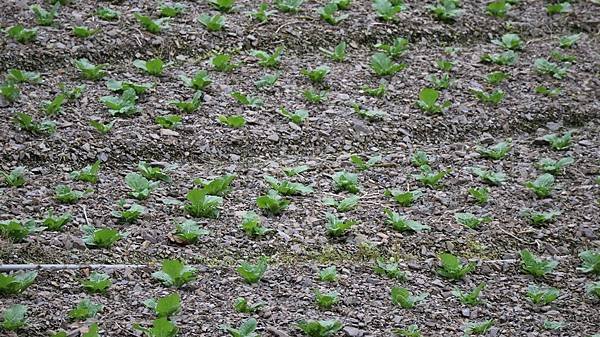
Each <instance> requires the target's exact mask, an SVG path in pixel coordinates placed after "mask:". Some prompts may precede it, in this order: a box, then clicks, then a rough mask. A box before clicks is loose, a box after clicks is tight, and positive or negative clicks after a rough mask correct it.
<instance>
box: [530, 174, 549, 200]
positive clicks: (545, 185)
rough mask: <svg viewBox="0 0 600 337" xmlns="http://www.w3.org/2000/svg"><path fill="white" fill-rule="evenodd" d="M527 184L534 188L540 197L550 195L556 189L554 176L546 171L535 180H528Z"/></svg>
mask: <svg viewBox="0 0 600 337" xmlns="http://www.w3.org/2000/svg"><path fill="white" fill-rule="evenodd" d="M525 186H526V187H527V188H528V189H530V190H532V191H533V192H534V193H535V195H536V196H537V197H538V198H546V197H549V196H550V194H551V193H552V190H553V189H554V176H553V175H551V174H549V173H544V174H542V175H540V176H539V177H537V179H535V180H534V181H528V182H527V183H525Z"/></svg>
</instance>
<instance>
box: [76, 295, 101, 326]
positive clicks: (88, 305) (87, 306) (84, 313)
mask: <svg viewBox="0 0 600 337" xmlns="http://www.w3.org/2000/svg"><path fill="white" fill-rule="evenodd" d="M103 308H104V306H103V305H102V304H99V303H94V302H92V301H91V300H90V299H89V298H85V299H83V300H81V301H79V303H77V306H75V308H73V309H71V310H70V311H69V313H68V315H69V318H70V319H71V320H74V321H83V320H86V319H88V318H92V317H94V316H96V314H97V313H99V312H100V311H102V309H103Z"/></svg>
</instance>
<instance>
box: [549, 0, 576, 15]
mask: <svg viewBox="0 0 600 337" xmlns="http://www.w3.org/2000/svg"><path fill="white" fill-rule="evenodd" d="M571 11H573V7H572V6H571V3H569V2H567V1H564V2H558V3H551V4H548V6H546V12H547V13H548V15H555V14H567V13H570V12H571Z"/></svg>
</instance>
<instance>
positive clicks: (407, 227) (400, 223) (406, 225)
mask: <svg viewBox="0 0 600 337" xmlns="http://www.w3.org/2000/svg"><path fill="white" fill-rule="evenodd" d="M383 212H384V213H385V215H386V216H387V219H386V222H387V223H388V224H390V225H392V227H393V228H394V229H395V230H397V231H399V232H406V231H413V232H422V231H428V230H430V229H431V227H429V226H427V225H423V224H421V223H420V222H418V221H414V220H409V219H406V218H404V217H402V216H401V215H400V214H398V213H396V212H394V211H391V210H389V209H385V210H384V211H383Z"/></svg>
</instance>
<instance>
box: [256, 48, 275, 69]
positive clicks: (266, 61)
mask: <svg viewBox="0 0 600 337" xmlns="http://www.w3.org/2000/svg"><path fill="white" fill-rule="evenodd" d="M282 54H283V47H281V46H280V47H277V48H275V50H274V51H273V53H271V54H270V53H268V52H266V51H262V50H252V51H251V52H250V55H252V56H254V57H256V58H258V60H259V61H258V64H260V65H261V66H263V67H265V68H276V67H278V66H279V63H280V62H281V55H282Z"/></svg>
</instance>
